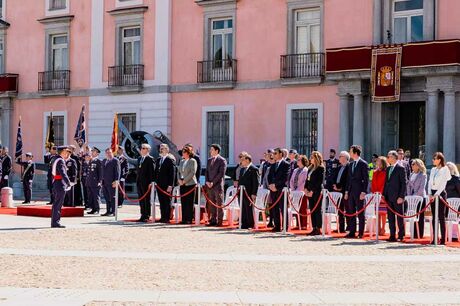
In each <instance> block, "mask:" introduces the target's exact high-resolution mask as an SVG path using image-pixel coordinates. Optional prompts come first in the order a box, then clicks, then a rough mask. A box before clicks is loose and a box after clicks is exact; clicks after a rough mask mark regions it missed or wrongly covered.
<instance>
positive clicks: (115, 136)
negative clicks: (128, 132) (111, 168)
mask: <svg viewBox="0 0 460 306" xmlns="http://www.w3.org/2000/svg"><path fill="white" fill-rule="evenodd" d="M118 145H119V142H118V114H115V116H113V131H112V144H111V146H110V148H111V149H112V152H114V153H116V152H117V150H118Z"/></svg>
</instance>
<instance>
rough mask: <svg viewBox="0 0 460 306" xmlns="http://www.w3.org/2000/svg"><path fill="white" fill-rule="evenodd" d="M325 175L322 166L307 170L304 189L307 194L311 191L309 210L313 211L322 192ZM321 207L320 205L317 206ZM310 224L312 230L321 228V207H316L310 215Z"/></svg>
mask: <svg viewBox="0 0 460 306" xmlns="http://www.w3.org/2000/svg"><path fill="white" fill-rule="evenodd" d="M325 175H326V169H324V167H323V166H318V167H317V168H316V169H314V170H313V168H310V169H309V170H308V176H307V180H306V181H305V189H307V191H308V192H310V191H312V192H313V195H312V196H311V197H310V198H309V199H308V203H309V205H308V206H309V207H310V210H313V208H314V207H315V205H316V204H317V203H318V201H319V198H320V196H321V192H322V190H323V182H324V177H325ZM318 205H321V204H318ZM311 223H312V227H313V229H321V227H322V226H323V219H322V217H321V207H320V206H318V207H317V208H316V210H315V211H314V212H312V214H311Z"/></svg>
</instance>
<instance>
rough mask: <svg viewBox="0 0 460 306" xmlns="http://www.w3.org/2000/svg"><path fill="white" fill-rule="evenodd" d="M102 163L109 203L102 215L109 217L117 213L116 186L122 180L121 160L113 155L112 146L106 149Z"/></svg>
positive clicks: (103, 184)
mask: <svg viewBox="0 0 460 306" xmlns="http://www.w3.org/2000/svg"><path fill="white" fill-rule="evenodd" d="M102 164H103V168H102V169H103V170H102V173H103V176H102V177H103V178H102V191H103V193H104V198H105V203H106V204H107V211H106V213H105V214H103V215H102V216H107V217H108V216H113V215H114V214H115V188H116V187H117V183H118V181H119V180H120V161H119V160H118V158H115V157H114V156H113V152H112V149H111V148H108V149H106V150H105V159H104V160H103V161H102Z"/></svg>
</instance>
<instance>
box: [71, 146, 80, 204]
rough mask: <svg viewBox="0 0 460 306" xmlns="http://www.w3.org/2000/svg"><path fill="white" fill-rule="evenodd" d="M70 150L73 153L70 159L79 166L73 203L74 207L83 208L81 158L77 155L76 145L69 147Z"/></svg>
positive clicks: (73, 188) (73, 189)
mask: <svg viewBox="0 0 460 306" xmlns="http://www.w3.org/2000/svg"><path fill="white" fill-rule="evenodd" d="M69 148H70V150H71V151H72V154H71V155H70V158H71V159H73V160H74V161H75V164H76V166H77V174H76V184H75V186H73V187H72V191H73V203H74V206H82V205H83V199H82V196H81V192H82V190H81V162H82V160H81V158H80V157H79V156H78V155H77V154H75V150H76V149H77V148H76V147H75V146H74V145H70V146H69Z"/></svg>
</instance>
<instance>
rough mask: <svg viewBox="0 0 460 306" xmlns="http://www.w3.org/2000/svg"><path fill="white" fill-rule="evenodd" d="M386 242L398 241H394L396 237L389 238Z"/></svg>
mask: <svg viewBox="0 0 460 306" xmlns="http://www.w3.org/2000/svg"><path fill="white" fill-rule="evenodd" d="M387 241H388V242H396V241H398V240H396V237H390V238H388V239H387Z"/></svg>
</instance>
